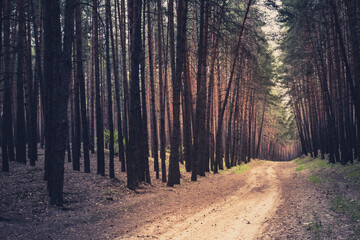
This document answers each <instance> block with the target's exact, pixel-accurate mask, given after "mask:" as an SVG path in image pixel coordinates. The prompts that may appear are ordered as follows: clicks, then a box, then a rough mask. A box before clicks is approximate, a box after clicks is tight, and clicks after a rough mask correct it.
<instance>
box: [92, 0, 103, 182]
mask: <svg viewBox="0 0 360 240" xmlns="http://www.w3.org/2000/svg"><path fill="white" fill-rule="evenodd" d="M97 9H98V4H97V0H93V10H92V16H93V32H94V33H93V43H94V46H93V53H94V75H95V89H96V96H95V105H96V107H95V111H96V137H97V141H96V150H97V174H101V175H102V176H104V175H105V159H104V124H103V114H102V109H101V95H100V94H101V92H100V63H99V26H98V10H97Z"/></svg>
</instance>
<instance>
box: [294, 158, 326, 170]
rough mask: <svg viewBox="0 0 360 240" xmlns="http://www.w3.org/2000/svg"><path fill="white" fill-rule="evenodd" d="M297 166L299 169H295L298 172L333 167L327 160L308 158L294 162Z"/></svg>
mask: <svg viewBox="0 0 360 240" xmlns="http://www.w3.org/2000/svg"><path fill="white" fill-rule="evenodd" d="M293 161H294V162H295V163H296V164H297V168H296V169H295V171H296V172H301V171H304V170H311V171H312V170H316V169H318V168H327V169H329V168H332V167H333V165H332V164H329V163H328V162H327V160H325V159H320V158H315V159H312V158H310V157H308V156H306V157H300V158H297V159H295V160H293Z"/></svg>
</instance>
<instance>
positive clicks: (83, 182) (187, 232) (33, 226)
mask: <svg viewBox="0 0 360 240" xmlns="http://www.w3.org/2000/svg"><path fill="white" fill-rule="evenodd" d="M91 156H92V157H91V158H92V159H91V161H92V165H91V166H92V173H90V174H86V173H83V172H82V171H81V172H78V171H73V170H72V166H71V163H66V164H65V182H64V197H65V203H64V206H63V207H54V206H51V205H49V204H48V197H47V191H46V183H45V181H43V180H42V175H43V170H42V166H43V160H42V158H43V155H41V156H40V160H39V162H38V163H37V167H30V166H26V165H22V164H19V163H14V162H12V163H10V173H0V239H135V240H136V239H164V240H167V239H207V240H208V239H224V240H228V239H229V240H231V239H360V205H359V203H360V164H354V165H351V166H350V165H349V166H345V167H341V166H338V165H336V166H331V165H328V164H326V161H320V160H318V159H315V160H311V159H310V158H300V159H297V160H296V161H292V162H268V161H259V160H254V161H252V162H251V163H250V164H248V165H241V166H237V167H234V168H233V169H230V170H226V171H221V173H220V174H207V175H206V177H200V178H199V179H198V181H197V182H191V181H190V174H189V173H186V172H185V171H184V168H183V167H181V175H182V179H181V185H180V186H176V187H174V188H170V187H166V183H162V182H161V179H160V180H157V179H155V176H154V172H153V171H152V185H142V186H140V188H139V189H138V190H137V191H130V190H128V189H127V188H126V187H125V184H126V176H125V174H124V173H120V163H119V162H117V161H116V166H115V170H116V174H117V176H116V177H117V178H116V179H113V180H111V179H109V178H108V176H105V177H102V176H99V175H96V174H95V173H94V172H95V171H96V170H95V166H96V161H95V158H96V155H93V154H91Z"/></svg>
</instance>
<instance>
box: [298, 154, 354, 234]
mask: <svg viewBox="0 0 360 240" xmlns="http://www.w3.org/2000/svg"><path fill="white" fill-rule="evenodd" d="M293 162H294V163H296V165H297V167H296V169H295V171H296V172H298V174H306V175H305V176H307V180H308V181H309V182H310V184H311V185H310V186H313V187H314V188H315V189H316V190H317V191H318V192H326V193H328V194H329V200H328V203H329V204H328V206H326V207H327V208H329V209H330V210H331V211H333V212H334V213H337V214H340V215H341V216H344V218H345V219H346V223H345V224H348V225H349V238H348V239H360V163H356V164H351V165H346V166H342V165H340V164H328V161H327V160H322V159H319V158H316V159H313V158H310V157H308V156H302V157H300V158H297V159H295V160H293ZM339 224H344V223H343V222H340V221H339ZM308 230H313V231H314V234H315V235H316V234H317V233H318V232H319V231H321V229H319V228H311V229H308ZM350 232H351V234H350Z"/></svg>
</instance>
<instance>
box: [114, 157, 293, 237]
mask: <svg viewBox="0 0 360 240" xmlns="http://www.w3.org/2000/svg"><path fill="white" fill-rule="evenodd" d="M290 172H294V169H293V165H292V164H289V163H285V164H284V163H274V162H263V163H260V164H256V165H255V166H254V167H253V168H252V169H251V170H250V171H249V172H248V173H246V174H242V175H240V176H239V178H238V179H237V181H239V182H242V183H243V184H241V185H240V186H239V187H238V189H237V190H236V191H235V192H234V193H233V194H232V195H230V196H226V197H224V198H223V199H221V200H220V201H218V202H216V203H213V204H209V205H208V206H207V207H205V208H204V209H194V211H193V212H192V213H190V214H189V215H187V216H179V215H172V216H169V217H166V218H165V219H160V220H159V221H155V222H153V223H151V224H148V225H146V226H144V227H143V228H142V229H140V230H138V231H137V233H136V235H137V236H136V237H135V238H134V236H133V234H130V236H126V237H120V238H118V239H174V240H183V239H209V240H210V239H253V238H254V237H255V235H256V234H258V233H259V231H260V229H261V227H262V226H263V224H264V222H266V221H267V219H269V218H271V217H272V215H273V213H274V210H275V209H276V207H277V206H278V204H279V201H277V199H279V197H280V196H279V194H280V192H281V191H280V189H279V187H280V185H279V182H280V181H287V180H288V179H287V178H288V177H289V175H290Z"/></svg>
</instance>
